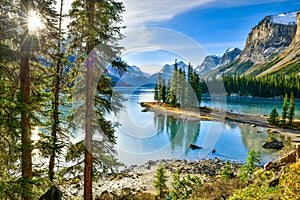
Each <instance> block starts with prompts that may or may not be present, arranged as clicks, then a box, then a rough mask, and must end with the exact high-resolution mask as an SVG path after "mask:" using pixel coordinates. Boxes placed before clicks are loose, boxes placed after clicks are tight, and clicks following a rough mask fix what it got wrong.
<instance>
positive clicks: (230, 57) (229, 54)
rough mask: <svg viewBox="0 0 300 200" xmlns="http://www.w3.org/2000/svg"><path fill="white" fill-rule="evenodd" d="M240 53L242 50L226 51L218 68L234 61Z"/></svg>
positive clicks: (232, 49)
mask: <svg viewBox="0 0 300 200" xmlns="http://www.w3.org/2000/svg"><path fill="white" fill-rule="evenodd" d="M241 53H242V50H240V49H239V48H231V49H227V51H226V52H225V53H224V55H223V56H222V58H221V60H220V63H219V66H223V65H227V64H229V63H231V62H232V61H234V59H235V58H236V57H237V56H238V55H240V54H241Z"/></svg>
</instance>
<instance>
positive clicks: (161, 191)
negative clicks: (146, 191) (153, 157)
mask: <svg viewBox="0 0 300 200" xmlns="http://www.w3.org/2000/svg"><path fill="white" fill-rule="evenodd" d="M154 178H155V180H154V184H153V186H154V187H155V189H156V190H157V196H158V197H159V199H163V198H164V197H165V196H166V194H167V190H168V187H167V185H166V182H167V178H168V177H167V176H166V171H165V169H164V167H163V164H162V163H160V164H159V165H158V169H157V170H156V173H155V175H154Z"/></svg>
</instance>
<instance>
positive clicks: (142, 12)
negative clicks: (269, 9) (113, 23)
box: [123, 0, 286, 28]
mask: <svg viewBox="0 0 300 200" xmlns="http://www.w3.org/2000/svg"><path fill="white" fill-rule="evenodd" d="M283 1H286V0H263V1H262V0H251V1H249V0H239V1H236V0H143V1H141V0H124V1H123V3H124V6H125V9H126V11H125V13H124V24H125V25H126V26H128V27H129V28H137V27H143V26H145V25H147V23H150V22H161V21H166V20H170V19H172V18H173V17H175V16H176V15H178V14H181V13H184V12H187V11H189V10H192V9H195V8H199V9H201V8H202V9H204V8H209V7H239V6H245V5H255V4H267V3H271V2H283Z"/></svg>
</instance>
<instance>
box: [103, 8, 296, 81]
mask: <svg viewBox="0 0 300 200" xmlns="http://www.w3.org/2000/svg"><path fill="white" fill-rule="evenodd" d="M177 65H178V68H179V69H182V70H183V71H185V72H186V73H187V68H188V65H187V64H186V63H184V62H183V61H179V62H177ZM173 70H174V64H166V65H164V66H163V67H162V69H161V70H160V72H159V73H161V77H162V78H163V79H165V80H168V79H170V77H171V76H172V74H173ZM194 70H195V71H196V72H198V73H199V74H201V75H202V76H203V77H206V78H212V77H220V76H221V75H222V74H240V75H251V76H265V75H268V74H279V73H282V72H283V73H284V74H289V73H295V72H297V73H299V75H300V11H297V12H289V13H282V14H279V15H273V16H266V17H265V18H264V19H262V20H261V21H260V22H259V23H258V24H257V25H256V26H255V27H253V28H252V30H251V32H250V33H249V34H248V37H247V40H246V44H245V47H244V49H243V50H240V49H238V48H231V49H228V50H227V51H226V52H225V53H224V55H223V56H220V57H219V56H216V55H208V56H206V57H205V59H204V61H203V62H202V63H201V64H200V65H199V66H196V67H195V68H194ZM108 72H109V75H110V76H111V77H112V78H113V80H114V81H115V82H116V83H117V86H142V85H154V84H155V82H156V80H157V77H158V73H155V74H153V75H149V74H147V73H144V72H142V71H141V70H140V69H139V68H138V67H137V66H128V67H127V72H125V73H124V74H121V73H119V72H118V71H115V70H114V69H113V68H111V67H110V68H108Z"/></svg>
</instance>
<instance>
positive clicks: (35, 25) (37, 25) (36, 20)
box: [28, 11, 45, 34]
mask: <svg viewBox="0 0 300 200" xmlns="http://www.w3.org/2000/svg"><path fill="white" fill-rule="evenodd" d="M43 28H45V25H44V24H43V22H42V19H41V18H40V16H39V14H38V13H37V12H36V11H29V15H28V30H29V33H30V34H38V31H39V30H41V29H43Z"/></svg>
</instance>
